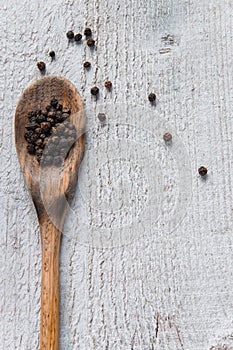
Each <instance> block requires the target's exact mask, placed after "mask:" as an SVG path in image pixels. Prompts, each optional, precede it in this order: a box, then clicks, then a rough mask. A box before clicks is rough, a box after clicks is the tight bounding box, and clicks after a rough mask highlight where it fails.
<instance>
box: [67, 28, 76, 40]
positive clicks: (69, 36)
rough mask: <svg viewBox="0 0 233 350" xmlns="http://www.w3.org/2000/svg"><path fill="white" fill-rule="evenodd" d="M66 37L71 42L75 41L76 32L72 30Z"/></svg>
mask: <svg viewBox="0 0 233 350" xmlns="http://www.w3.org/2000/svg"><path fill="white" fill-rule="evenodd" d="M66 36H67V38H68V39H69V40H72V39H74V32H73V31H72V30H69V31H68V32H67V33H66Z"/></svg>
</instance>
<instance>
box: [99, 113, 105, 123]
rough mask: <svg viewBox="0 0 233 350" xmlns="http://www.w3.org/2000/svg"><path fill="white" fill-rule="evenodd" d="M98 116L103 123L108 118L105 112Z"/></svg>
mask: <svg viewBox="0 0 233 350" xmlns="http://www.w3.org/2000/svg"><path fill="white" fill-rule="evenodd" d="M98 118H99V121H100V122H101V123H103V122H105V120H106V115H105V114H104V113H99V114H98Z"/></svg>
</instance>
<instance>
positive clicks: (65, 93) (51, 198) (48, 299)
mask: <svg viewBox="0 0 233 350" xmlns="http://www.w3.org/2000/svg"><path fill="white" fill-rule="evenodd" d="M53 98H56V99H57V100H58V101H59V103H61V104H62V105H63V106H67V107H68V108H69V109H70V110H71V115H70V118H69V122H70V123H72V124H73V125H74V126H75V128H76V131H77V134H78V137H77V140H76V142H75V143H74V145H73V147H72V148H71V150H70V152H69V153H68V157H67V158H66V159H65V161H64V163H63V165H62V167H57V166H53V165H51V166H45V167H44V166H41V165H40V164H39V163H38V161H37V159H36V157H35V156H32V155H30V154H28V152H27V142H26V140H25V139H24V133H25V131H26V129H25V124H26V123H27V121H28V120H27V116H28V113H29V112H30V111H36V110H40V109H41V110H43V109H45V108H46V106H47V105H49V104H50V101H51V100H52V99H53ZM84 130H85V113H84V107H83V104H82V101H81V98H80V95H79V93H78V91H77V89H76V88H75V86H74V85H73V84H71V82H70V81H68V80H67V79H65V78H63V77H58V76H49V77H44V78H42V79H39V80H38V81H36V82H35V83H33V84H31V85H30V86H29V87H28V88H27V89H26V90H25V91H24V93H23V95H22V96H21V98H20V100H19V103H18V105H17V109H16V113H15V142H16V149H17V154H18V158H19V162H20V166H21V169H22V172H23V174H24V177H25V180H26V183H27V186H28V188H29V191H30V193H31V196H32V200H33V203H34V205H35V208H36V212H37V216H38V221H39V224H40V230H41V241H42V287H41V326H40V349H41V350H58V346H59V345H58V343H59V252H60V238H61V232H62V228H63V224H64V220H65V215H66V211H67V207H68V206H69V203H70V202H71V200H72V197H73V193H74V191H75V187H76V182H77V179H78V170H79V165H80V162H81V160H82V156H83V152H84V141H85V140H84Z"/></svg>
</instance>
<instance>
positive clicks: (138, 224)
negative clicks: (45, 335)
mask: <svg viewBox="0 0 233 350" xmlns="http://www.w3.org/2000/svg"><path fill="white" fill-rule="evenodd" d="M232 10H233V9H232V2H231V1H229V0H221V1H220V0H211V1H209V0H208V1H207V0H196V1H187V0H173V1H172V0H149V1H142V0H136V1H134V2H132V1H124V2H123V1H121V0H116V1H112V0H105V1H103V0H97V1H95V2H94V1H93V2H90V1H87V0H85V1H83V2H81V1H78V0H77V1H72V0H58V1H54V0H51V1H50V2H48V1H44V0H42V1H35V0H34V1H29V0H23V1H21V2H18V3H17V2H14V1H9V2H7V3H6V2H3V1H2V2H1V6H0V18H1V21H0V27H1V63H2V69H1V70H0V77H1V79H0V83H1V93H0V110H1V118H0V130H1V133H0V152H1V164H0V171H1V182H0V203H1V235H0V249H1V254H0V261H1V265H0V266H1V274H0V278H1V289H0V295H1V297H0V314H1V322H0V344H2V348H3V349H4V350H5V349H9V350H13V349H20V350H21V349H25V350H31V349H38V348H39V336H38V335H39V329H40V325H39V314H40V281H41V279H40V271H41V251H40V245H41V242H40V234H39V227H38V224H37V221H36V216H35V214H34V212H33V208H32V205H30V201H29V196H28V193H27V190H26V188H25V186H23V177H22V175H21V173H20V171H19V165H18V163H17V156H16V152H15V148H14V137H13V115H14V111H15V107H16V104H17V101H18V99H19V97H20V95H21V93H22V91H23V89H24V88H25V87H26V86H28V84H29V83H31V82H33V81H35V79H37V78H38V77H39V76H40V73H39V72H38V70H37V68H36V62H37V61H39V60H44V61H46V63H47V72H46V74H47V75H51V74H58V75H62V76H65V77H67V78H68V79H69V80H70V81H71V82H73V83H74V85H75V86H76V87H77V88H78V90H79V91H80V94H81V97H82V99H83V100H84V103H85V111H86V115H87V137H86V150H87V151H86V153H85V157H84V161H83V166H82V167H81V170H80V177H79V178H80V183H79V185H78V189H77V192H76V194H75V198H74V202H73V204H72V206H71V209H72V210H70V211H69V213H68V216H67V220H66V222H65V227H64V234H63V236H62V240H61V266H60V278H61V279H60V300H61V305H60V308H61V315H60V316H61V319H60V323H61V325H60V349H61V350H63V349H64V350H68V349H72V350H73V349H74V350H76V349H80V350H87V349H88V350H90V349H92V350H100V349H101V350H102V349H111V350H128V349H133V350H145V349H150V350H177V349H178V350H183V349H184V350H210V349H211V348H212V349H214V350H216V349H218V350H219V349H221V350H223V349H224V350H225V349H227V350H230V349H231V348H232V347H233V345H232V337H231V334H232V329H233V324H232V315H233V305H232V297H233V295H232V294H233V293H232V291H233V279H232V259H233V250H232V246H233V239H232V222H233V221H232V219H233V218H232V215H233V211H232V176H233V172H232V141H231V140H232V132H233V124H232V104H233V100H232V96H233V72H232V67H233V65H232V51H233V41H232V23H233V12H232ZM86 25H88V26H89V27H91V28H92V29H93V37H94V39H96V49H95V50H93V51H91V50H90V49H89V48H88V47H87V46H86V44H85V40H83V43H82V44H81V45H76V44H75V43H70V44H68V42H67V39H66V36H65V33H66V31H67V30H68V29H72V28H73V29H74V30H75V32H78V31H83V29H84V27H85V26H86ZM167 34H170V36H168V37H167V36H166V35H167ZM166 48H170V49H171V50H170V52H167V53H163V54H161V53H160V50H162V49H166ZM50 49H54V50H55V52H56V60H55V61H54V62H53V63H50V60H49V57H48V52H49V50H50ZM163 51H164V50H163ZM85 60H88V61H90V62H91V63H92V68H91V70H89V71H86V70H84V69H82V63H83V61H85ZM106 79H110V80H111V81H112V82H113V89H112V92H111V93H109V92H107V91H106V90H105V88H104V81H105V80H106ZM93 85H98V86H99V88H100V96H99V99H98V100H97V101H96V99H95V98H93V97H91V96H90V88H91V87H92V86H93ZM151 91H155V92H156V93H157V97H158V104H157V107H156V108H153V107H152V106H150V105H148V99H147V96H148V94H149V93H150V92H151ZM134 107H135V108H134ZM132 109H133V113H132ZM145 111H146V113H145ZM99 112H103V113H105V114H106V117H107V120H106V125H105V126H102V125H100V123H99V120H98V118H97V115H98V113H99ZM117 124H118V125H117ZM161 125H162V126H161ZM163 128H164V129H165V130H163ZM167 129H168V130H167ZM171 130H172V134H173V135H174V138H173V144H172V147H171V148H166V147H164V145H163V143H162V141H161V142H160V138H159V135H160V134H161V140H162V135H163V132H164V131H171ZM178 142H179V144H180V145H183V148H182V147H178V146H177V145H178ZM174 150H175V152H174ZM172 152H173V153H172ZM179 154H182V155H184V157H183V159H186V158H188V160H189V166H187V165H183V166H182V157H179ZM185 155H186V158H185ZM180 158H181V159H180ZM176 159H179V161H178V162H177V161H176ZM155 163H156V164H158V166H157V167H156V164H155ZM201 165H204V166H206V167H207V168H208V169H209V175H208V177H207V179H206V181H202V180H201V179H200V178H199V176H198V174H197V169H198V167H199V166H201ZM186 174H187V176H183V175H186ZM181 177H182V183H180V178H181ZM185 179H186V182H185ZM153 184H154V186H153ZM182 184H183V186H182ZM185 189H188V191H187V192H186V191H184V190H185ZM179 193H180V194H181V195H182V193H185V196H183V197H182V198H187V202H184V201H183V200H182V201H179V200H178V198H179ZM160 198H162V203H160V201H159V200H158V199H160ZM156 203H159V204H158V207H157V208H158V209H159V210H158V211H159V213H160V216H159V218H158V216H157V212H156V208H154V207H153V206H154V205H155V204H156ZM179 203H180V205H178V204H179ZM183 208H185V211H184V219H183V220H182V221H180V222H179V225H176V229H174V225H173V223H171V222H170V217H171V213H173V218H174V217H176V216H177V215H179V214H180V212H181V211H182V210H183ZM155 213H156V215H155ZM176 214H177V215H176ZM157 218H158V220H156V219H157ZM169 225H171V227H173V229H171V230H169ZM164 227H165V229H164ZM134 235H135V237H136V238H135V239H133V237H134ZM116 237H117V239H115V238H116ZM116 241H118V244H115V243H116ZM112 243H114V244H112ZM113 246H114V247H113ZM212 349H211V350H212Z"/></svg>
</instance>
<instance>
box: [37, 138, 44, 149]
mask: <svg viewBox="0 0 233 350" xmlns="http://www.w3.org/2000/svg"><path fill="white" fill-rule="evenodd" d="M43 143H44V142H43V140H42V139H38V140H36V142H35V145H36V146H38V147H42V146H43Z"/></svg>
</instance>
